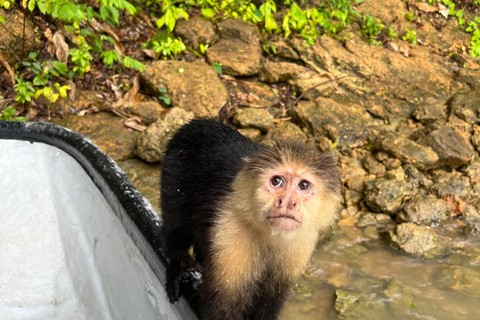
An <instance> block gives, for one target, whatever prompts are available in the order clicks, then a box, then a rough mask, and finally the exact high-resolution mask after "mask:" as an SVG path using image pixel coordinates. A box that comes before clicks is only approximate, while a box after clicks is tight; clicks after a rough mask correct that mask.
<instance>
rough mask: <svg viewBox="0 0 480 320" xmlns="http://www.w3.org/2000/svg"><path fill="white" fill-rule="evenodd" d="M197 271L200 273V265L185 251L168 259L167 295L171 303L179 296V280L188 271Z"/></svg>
mask: <svg viewBox="0 0 480 320" xmlns="http://www.w3.org/2000/svg"><path fill="white" fill-rule="evenodd" d="M194 271H198V272H200V273H202V271H203V270H202V266H201V265H200V264H199V263H197V262H196V261H195V260H193V258H192V256H191V255H190V254H188V252H186V253H181V254H178V255H176V256H175V257H173V258H172V259H171V260H170V263H169V264H168V267H167V285H166V290H167V295H168V298H169V299H170V302H171V303H174V302H175V301H177V300H178V297H179V296H180V280H182V278H183V277H184V276H185V275H186V274H187V273H188V272H194Z"/></svg>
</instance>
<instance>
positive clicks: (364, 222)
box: [357, 212, 393, 228]
mask: <svg viewBox="0 0 480 320" xmlns="http://www.w3.org/2000/svg"><path fill="white" fill-rule="evenodd" d="M392 221H393V220H392V218H391V217H390V216H389V215H388V214H382V213H375V214H374V213H371V212H367V213H365V214H363V215H362V217H361V218H360V219H359V220H358V223H357V226H358V227H360V228H364V227H368V226H372V225H373V226H374V225H378V224H381V225H385V224H389V223H391V222H392Z"/></svg>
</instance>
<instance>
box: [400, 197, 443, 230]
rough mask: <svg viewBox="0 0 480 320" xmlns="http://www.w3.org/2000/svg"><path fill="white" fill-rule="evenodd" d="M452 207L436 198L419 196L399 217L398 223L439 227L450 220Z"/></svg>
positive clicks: (409, 203) (408, 204)
mask: <svg viewBox="0 0 480 320" xmlns="http://www.w3.org/2000/svg"><path fill="white" fill-rule="evenodd" d="M451 212H452V207H451V206H450V204H448V202H447V201H445V200H442V199H437V198H436V197H434V196H426V197H423V196H417V197H415V198H414V199H413V200H411V201H410V202H408V203H407V205H406V206H405V207H404V208H403V210H402V211H401V212H400V213H399V214H398V215H397V221H399V222H410V223H414V224H416V225H419V226H432V227H437V226H439V225H440V224H442V223H443V222H444V221H446V220H448V219H449V218H450V213H451Z"/></svg>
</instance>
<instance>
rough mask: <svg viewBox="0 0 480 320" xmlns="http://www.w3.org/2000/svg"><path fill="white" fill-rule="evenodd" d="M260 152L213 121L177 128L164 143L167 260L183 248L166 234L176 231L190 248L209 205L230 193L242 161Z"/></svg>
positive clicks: (210, 208) (205, 221)
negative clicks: (186, 239) (165, 147)
mask: <svg viewBox="0 0 480 320" xmlns="http://www.w3.org/2000/svg"><path fill="white" fill-rule="evenodd" d="M261 149H262V148H261V147H260V146H259V145H257V144H255V143H254V142H252V141H251V140H250V139H248V138H246V137H244V136H242V135H241V134H240V133H239V132H238V131H236V130H234V129H233V128H231V127H229V126H227V125H225V124H223V123H220V122H217V121H215V120H211V119H200V120H192V121H191V122H190V123H188V124H187V125H184V126H183V127H181V128H180V130H179V131H178V132H177V133H176V134H175V135H174V137H173V138H172V139H171V140H170V141H169V143H168V145H167V149H166V152H165V156H164V160H163V164H162V175H161V209H162V215H163V220H164V223H165V224H164V233H165V232H166V236H167V239H165V240H166V247H167V248H166V254H167V256H172V255H174V254H175V252H178V251H179V250H180V251H182V250H185V246H187V243H178V241H173V240H172V241H169V239H168V234H169V233H171V232H176V233H180V234H181V235H182V236H185V237H186V238H189V239H190V238H191V239H190V240H189V241H186V242H189V244H188V247H190V246H191V244H192V242H193V237H194V234H193V233H192V230H194V229H195V230H201V231H202V232H205V231H206V230H205V229H204V228H207V229H208V224H209V222H210V221H211V219H212V218H213V217H212V215H214V214H215V208H214V206H215V204H216V203H217V201H218V200H219V199H220V198H221V197H223V196H225V195H226V194H228V193H229V192H230V191H231V184H232V182H233V179H234V177H235V176H236V174H237V173H238V172H239V171H240V169H241V168H242V166H243V159H244V158H246V157H248V156H251V155H253V154H255V153H257V152H258V151H260V150H261ZM194 227H195V228H194ZM202 229H203V230H202ZM177 236H179V235H178V234H177ZM203 237H204V235H203V236H201V238H203ZM176 238H177V239H179V238H180V237H176ZM172 242H174V243H172Z"/></svg>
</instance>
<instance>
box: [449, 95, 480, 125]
mask: <svg viewBox="0 0 480 320" xmlns="http://www.w3.org/2000/svg"><path fill="white" fill-rule="evenodd" d="M449 105H450V108H451V109H452V112H454V113H455V114H456V115H457V116H458V117H459V118H460V119H462V120H464V121H466V122H468V123H469V124H478V123H479V122H480V90H475V91H470V92H468V93H458V94H456V95H455V96H453V98H452V99H451V100H450V104H449Z"/></svg>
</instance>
